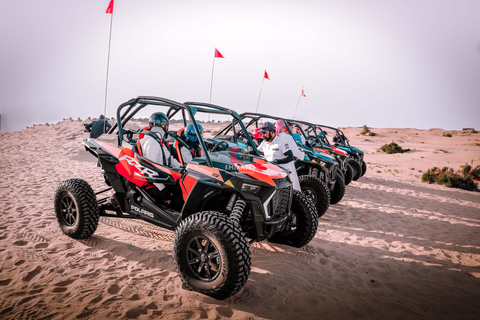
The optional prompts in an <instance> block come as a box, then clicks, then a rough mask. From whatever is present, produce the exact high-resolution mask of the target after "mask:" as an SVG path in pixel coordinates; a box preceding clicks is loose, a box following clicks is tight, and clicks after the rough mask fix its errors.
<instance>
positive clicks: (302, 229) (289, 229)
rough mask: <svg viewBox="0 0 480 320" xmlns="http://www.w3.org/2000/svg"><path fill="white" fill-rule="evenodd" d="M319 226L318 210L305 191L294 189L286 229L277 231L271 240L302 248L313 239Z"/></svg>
mask: <svg viewBox="0 0 480 320" xmlns="http://www.w3.org/2000/svg"><path fill="white" fill-rule="evenodd" d="M317 228H318V214H317V210H316V209H315V207H314V206H313V204H312V203H311V202H310V201H309V200H308V199H307V197H306V196H305V195H304V194H303V193H301V192H300V191H298V190H293V199H292V207H291V208H290V217H289V220H288V222H287V225H286V227H285V230H284V231H281V232H278V233H275V234H274V235H273V237H271V238H270V239H269V241H271V242H276V243H282V244H286V245H289V246H293V247H298V248H300V247H303V246H304V245H306V244H307V243H309V242H310V241H311V240H312V239H313V237H314V236H315V234H316V233H317Z"/></svg>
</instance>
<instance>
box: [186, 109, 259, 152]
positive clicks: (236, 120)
mask: <svg viewBox="0 0 480 320" xmlns="http://www.w3.org/2000/svg"><path fill="white" fill-rule="evenodd" d="M184 104H185V105H187V106H189V107H193V108H196V109H197V110H202V111H203V112H208V113H217V114H221V113H224V114H229V115H231V116H232V117H233V120H232V123H230V124H229V125H228V126H227V128H230V127H232V130H233V136H234V143H238V142H237V141H238V140H237V132H236V129H235V125H236V124H237V123H239V124H240V127H241V128H242V130H243V131H244V132H245V138H246V139H247V140H248V142H249V144H250V146H251V147H252V149H253V151H255V154H256V155H257V156H259V157H260V156H261V155H260V152H259V151H258V149H257V147H256V146H255V143H254V142H253V140H252V138H251V136H250V135H249V134H248V131H247V128H246V127H245V125H244V124H243V122H242V121H241V120H242V119H241V116H240V115H238V113H237V112H235V111H233V110H231V109H228V108H225V107H222V106H219V105H215V104H211V103H206V102H192V101H187V102H184ZM202 107H203V108H202ZM206 108H212V109H215V110H218V111H223V112H218V111H216V112H215V111H211V110H210V109H206ZM223 131H224V130H221V131H220V132H223ZM220 132H218V133H217V134H216V135H215V136H217V135H218V134H219V133H220Z"/></svg>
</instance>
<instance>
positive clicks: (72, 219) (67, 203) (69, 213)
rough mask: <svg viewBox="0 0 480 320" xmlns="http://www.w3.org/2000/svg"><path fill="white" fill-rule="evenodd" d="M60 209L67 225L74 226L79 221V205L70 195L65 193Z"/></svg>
mask: <svg viewBox="0 0 480 320" xmlns="http://www.w3.org/2000/svg"><path fill="white" fill-rule="evenodd" d="M60 210H61V212H62V218H63V222H64V223H65V225H67V226H68V227H72V226H74V225H75V223H76V222H77V206H76V205H75V201H73V198H72V197H70V196H69V195H65V196H64V197H63V198H62V200H61V202H60Z"/></svg>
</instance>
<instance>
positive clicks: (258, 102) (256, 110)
mask: <svg viewBox="0 0 480 320" xmlns="http://www.w3.org/2000/svg"><path fill="white" fill-rule="evenodd" d="M263 81H265V77H263V79H262V85H261V86H260V94H259V95H258V101H257V109H255V113H257V112H258V105H259V104H260V96H261V95H262V89H263Z"/></svg>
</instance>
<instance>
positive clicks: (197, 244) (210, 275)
mask: <svg viewBox="0 0 480 320" xmlns="http://www.w3.org/2000/svg"><path fill="white" fill-rule="evenodd" d="M187 261H188V266H189V267H190V270H191V271H192V272H193V274H194V275H195V276H196V277H197V278H198V279H200V280H202V281H213V280H215V279H216V278H217V276H218V274H219V273H220V270H221V265H222V260H221V257H220V252H219V251H218V249H217V247H216V246H215V245H214V244H213V243H212V241H211V240H210V239H208V238H207V237H203V236H198V237H194V238H193V239H192V240H190V243H189V244H188V246H187Z"/></svg>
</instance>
